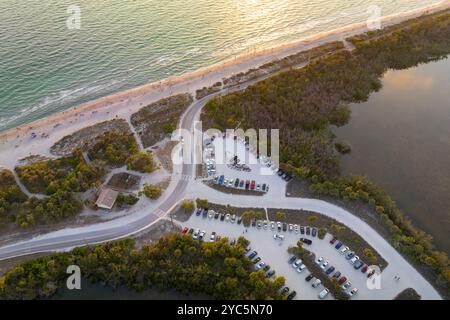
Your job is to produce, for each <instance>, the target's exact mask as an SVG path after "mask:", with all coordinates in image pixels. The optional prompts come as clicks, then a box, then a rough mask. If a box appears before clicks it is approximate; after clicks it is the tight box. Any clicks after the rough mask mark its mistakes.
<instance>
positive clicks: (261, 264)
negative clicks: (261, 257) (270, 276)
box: [256, 261, 266, 270]
mask: <svg viewBox="0 0 450 320" xmlns="http://www.w3.org/2000/svg"><path fill="white" fill-rule="evenodd" d="M265 266H266V263H265V262H262V261H261V262H260V263H258V264H257V265H256V270H260V269H262V268H264V267H265Z"/></svg>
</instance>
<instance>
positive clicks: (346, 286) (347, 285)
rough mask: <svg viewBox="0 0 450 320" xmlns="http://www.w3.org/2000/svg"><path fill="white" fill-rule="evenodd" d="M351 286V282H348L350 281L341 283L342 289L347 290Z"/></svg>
mask: <svg viewBox="0 0 450 320" xmlns="http://www.w3.org/2000/svg"><path fill="white" fill-rule="evenodd" d="M351 286H352V283H351V282H350V281H347V282H346V283H344V284H343V285H342V289H343V290H344V291H346V290H348V288H350V287H351Z"/></svg>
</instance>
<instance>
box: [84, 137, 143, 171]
mask: <svg viewBox="0 0 450 320" xmlns="http://www.w3.org/2000/svg"><path fill="white" fill-rule="evenodd" d="M138 152H139V147H138V145H137V143H136V139H135V138H134V135H133V134H132V133H130V134H127V135H124V134H121V133H119V132H116V131H110V132H105V133H104V134H103V135H102V136H101V137H99V139H98V142H97V143H96V144H94V145H93V146H92V147H91V148H90V149H89V150H88V156H89V159H91V160H102V161H104V162H106V163H107V164H108V165H110V166H114V167H121V166H124V165H125V164H126V163H127V161H128V159H129V157H131V156H134V155H135V154H137V153H138Z"/></svg>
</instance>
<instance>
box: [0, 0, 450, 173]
mask: <svg viewBox="0 0 450 320" xmlns="http://www.w3.org/2000/svg"><path fill="white" fill-rule="evenodd" d="M449 8H450V0H446V1H442V2H440V3H438V4H435V5H431V6H427V7H424V8H420V9H417V10H413V11H408V12H404V13H400V14H396V15H391V16H386V17H383V18H381V21H380V22H381V25H382V26H383V27H385V26H390V25H394V24H397V23H400V22H403V21H405V20H408V19H411V18H415V17H419V16H421V15H425V14H431V13H434V12H438V11H441V10H445V9H449ZM368 30H369V28H368V24H367V23H366V22H364V23H357V24H352V25H349V26H346V27H343V28H339V29H336V30H332V31H329V32H323V33H319V34H316V35H313V36H310V37H306V38H303V39H300V40H298V41H293V42H290V43H285V44H283V45H280V46H277V47H273V48H267V49H264V50H261V51H258V52H252V53H249V54H244V55H240V56H238V57H236V58H233V59H230V60H227V61H224V62H221V63H218V64H215V65H212V66H209V67H206V68H202V69H199V70H197V71H194V72H189V73H186V74H184V75H181V76H177V77H171V78H168V79H165V80H162V81H158V82H154V83H150V84H147V85H143V86H140V87H137V88H134V89H130V90H127V91H124V92H120V93H117V94H114V95H110V96H107V97H104V98H100V99H98V100H95V101H92V102H89V103H86V104H84V105H81V106H79V107H75V108H72V109H69V110H66V111H63V112H60V113H56V114H53V115H51V116H48V117H46V118H44V119H41V120H37V121H35V122H32V123H29V124H26V125H23V126H20V127H17V128H14V129H10V130H7V131H4V132H2V133H0V166H2V167H6V168H9V169H13V168H14V166H15V165H16V162H17V160H18V159H21V158H24V157H27V156H29V155H32V154H33V155H34V154H40V155H44V156H51V155H50V154H49V149H50V147H51V146H52V145H53V144H54V143H55V142H56V141H58V140H59V139H61V138H63V137H64V136H66V135H68V134H70V133H72V132H75V131H77V130H79V129H81V128H84V127H86V126H90V125H93V124H95V123H99V122H102V121H106V120H111V119H114V118H124V119H126V120H127V121H129V118H130V115H131V114H132V113H134V112H136V111H137V110H139V109H140V108H141V107H143V106H145V105H148V104H150V103H152V102H155V101H157V100H159V99H161V98H166V97H168V96H171V95H174V94H178V93H184V92H192V93H194V95H195V91H196V90H197V89H200V88H203V87H205V86H206V87H208V86H211V85H212V84H214V83H216V82H218V81H221V80H222V79H224V78H228V77H230V76H232V75H234V74H237V73H240V72H245V71H247V70H249V69H252V68H257V67H259V66H261V65H263V64H265V63H267V62H270V61H273V60H276V59H281V58H284V57H286V56H289V55H292V54H295V53H298V52H300V51H304V50H308V49H311V48H313V47H316V46H319V45H322V44H324V43H327V42H332V41H339V40H344V39H345V38H347V37H349V36H353V35H357V34H361V33H364V32H367V31H368ZM32 132H35V133H36V135H37V137H36V138H34V139H32V138H31V133H32ZM42 135H48V136H47V137H42Z"/></svg>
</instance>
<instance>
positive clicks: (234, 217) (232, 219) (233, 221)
mask: <svg viewBox="0 0 450 320" xmlns="http://www.w3.org/2000/svg"><path fill="white" fill-rule="evenodd" d="M230 221H231V223H235V222H236V215H235V214H233V215H232V216H231V219H230Z"/></svg>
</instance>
